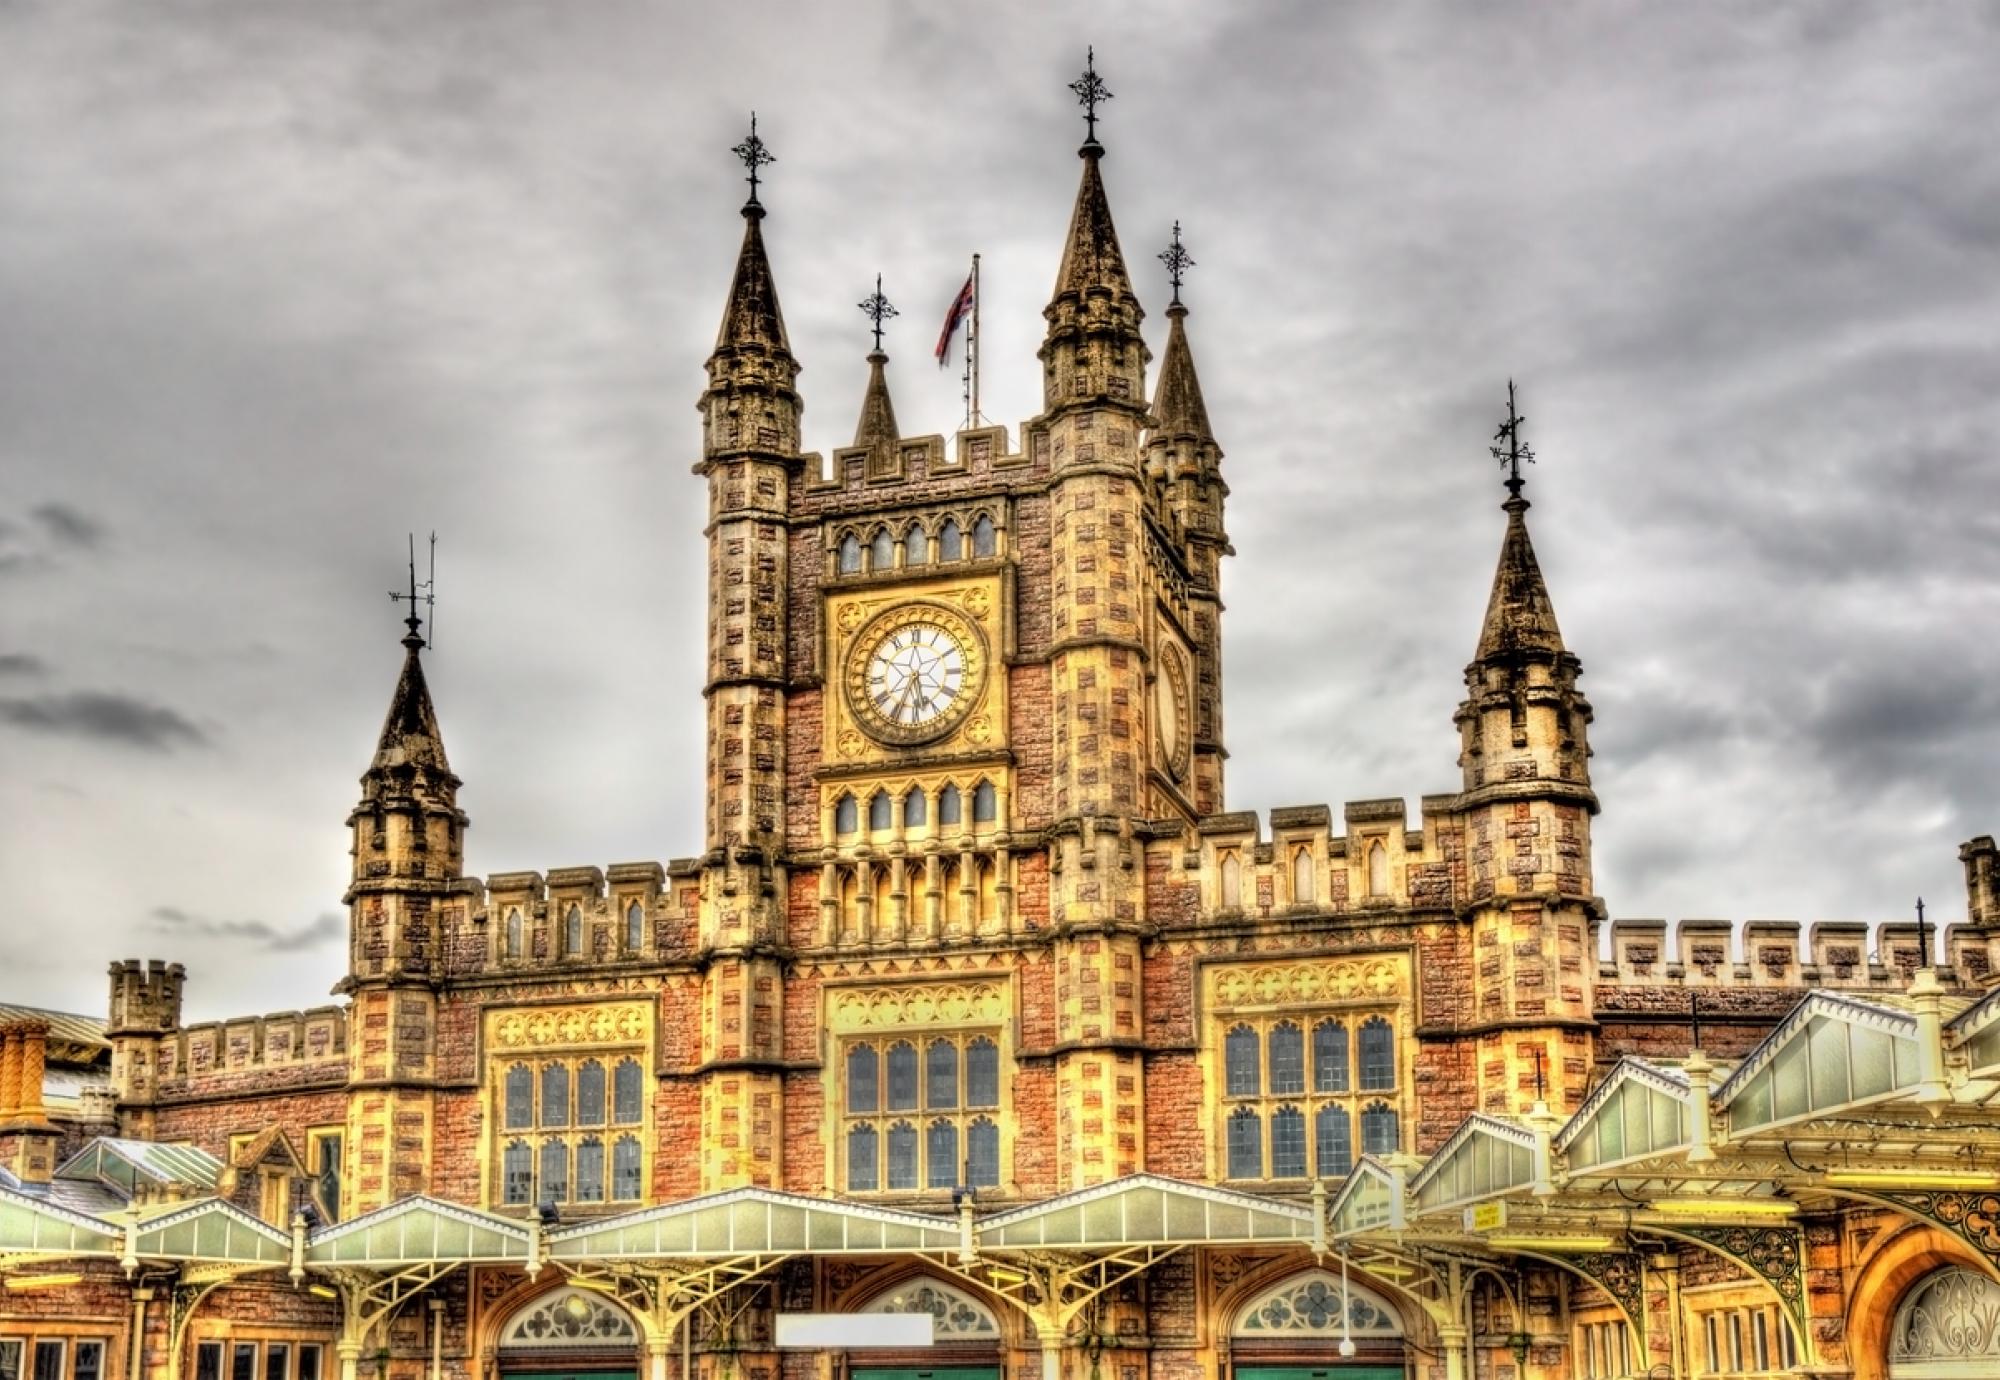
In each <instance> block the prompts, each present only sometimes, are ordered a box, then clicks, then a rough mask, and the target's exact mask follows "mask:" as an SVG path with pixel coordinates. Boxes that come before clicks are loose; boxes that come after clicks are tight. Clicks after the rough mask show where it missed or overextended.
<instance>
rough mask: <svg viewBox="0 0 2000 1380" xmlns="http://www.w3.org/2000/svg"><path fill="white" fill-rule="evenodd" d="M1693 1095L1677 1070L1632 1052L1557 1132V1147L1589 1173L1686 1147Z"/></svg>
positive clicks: (1571, 1162) (1574, 1167)
mask: <svg viewBox="0 0 2000 1380" xmlns="http://www.w3.org/2000/svg"><path fill="white" fill-rule="evenodd" d="M1691 1095H1692V1088H1691V1086H1690V1084H1689V1083H1688V1078H1687V1075H1686V1074H1685V1073H1683V1072H1681V1070H1679V1069H1678V1068H1675V1067H1673V1066H1671V1065H1666V1064H1656V1063H1653V1062H1652V1061H1650V1060H1646V1059H1639V1058H1635V1057H1634V1056H1632V1055H1629V1054H1628V1055H1626V1056H1625V1057H1624V1058H1622V1059H1620V1060H1619V1061H1618V1062H1617V1063H1616V1064H1615V1065H1613V1066H1612V1069H1611V1073H1610V1074H1609V1076H1607V1077H1606V1078H1605V1080H1604V1081H1603V1082H1602V1083H1600V1084H1598V1085H1597V1088H1596V1090H1595V1091H1593V1092H1592V1093H1591V1094H1590V1096H1589V1097H1586V1098H1585V1099H1584V1100H1583V1105H1582V1106H1581V1107H1578V1108H1577V1109H1576V1115H1574V1116H1572V1117H1571V1118H1570V1119H1569V1121H1568V1122H1567V1123H1566V1124H1565V1125H1564V1126H1563V1128H1562V1129H1561V1130H1560V1131H1558V1132H1556V1135H1555V1148H1556V1149H1558V1150H1560V1151H1562V1152H1563V1153H1564V1154H1566V1155H1567V1156H1568V1157H1569V1167H1570V1168H1571V1169H1572V1170H1585V1169H1596V1168H1599V1167H1601V1166H1603V1165H1606V1164H1613V1163H1618V1162H1621V1161H1624V1160H1629V1159H1637V1158H1639V1157H1640V1156H1644V1155H1655V1154H1658V1153H1660V1152H1661V1151H1663V1150H1671V1149H1675V1148H1677V1147H1680V1146H1683V1145H1686V1144H1687V1143H1688V1125H1689V1119H1688V1098H1689V1097H1690V1096H1691Z"/></svg>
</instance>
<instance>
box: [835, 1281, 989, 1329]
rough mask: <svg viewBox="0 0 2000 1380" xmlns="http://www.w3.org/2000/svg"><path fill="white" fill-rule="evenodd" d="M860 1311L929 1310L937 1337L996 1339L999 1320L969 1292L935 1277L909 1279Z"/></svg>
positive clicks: (918, 1311) (932, 1326) (896, 1311)
mask: <svg viewBox="0 0 2000 1380" xmlns="http://www.w3.org/2000/svg"><path fill="white" fill-rule="evenodd" d="M860 1311H862V1312H863V1313H928V1314H930V1315H931V1317H932V1319H934V1321H933V1322H932V1324H931V1330H932V1333H933V1335H934V1336H936V1337H937V1338H938V1340H940V1341H963V1340H985V1339H996V1340H997V1339H998V1338H999V1336H1000V1323H999V1320H998V1319H997V1318H995V1317H994V1316H993V1313H992V1311H991V1310H990V1309H988V1308H987V1307H986V1306H985V1305H984V1304H982V1303H980V1302H979V1301H978V1300H977V1299H975V1298H973V1297H972V1296H971V1295H970V1294H966V1293H963V1292H961V1291H960V1290H957V1289H954V1288H952V1287H951V1286H950V1285H949V1284H944V1283H941V1282H940V1281H938V1280H934V1279H923V1280H909V1281H906V1282H905V1283H904V1284H903V1285H902V1287H901V1288H897V1289H891V1290H890V1291H889V1292H887V1293H885V1294H878V1295H876V1296H875V1297H874V1298H873V1299H871V1300H869V1301H868V1303H867V1304H866V1305H865V1306H864V1307H863V1308H862V1309H861V1310H860Z"/></svg>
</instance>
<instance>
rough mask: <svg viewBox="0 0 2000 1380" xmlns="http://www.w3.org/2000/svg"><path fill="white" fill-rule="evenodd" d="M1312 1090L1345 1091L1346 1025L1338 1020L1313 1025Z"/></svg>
mask: <svg viewBox="0 0 2000 1380" xmlns="http://www.w3.org/2000/svg"><path fill="white" fill-rule="evenodd" d="M1313 1091H1314V1092H1346V1091H1347V1027H1346V1026H1344V1025H1342V1024H1341V1023H1340V1022H1339V1021H1321V1022H1320V1023H1319V1024H1318V1025H1316V1026H1314V1027H1313Z"/></svg>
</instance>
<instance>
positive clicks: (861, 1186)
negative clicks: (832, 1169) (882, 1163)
mask: <svg viewBox="0 0 2000 1380" xmlns="http://www.w3.org/2000/svg"><path fill="white" fill-rule="evenodd" d="M876 1139H877V1138H876V1135H875V1128H874V1127H873V1126H868V1125H861V1126H856V1127H854V1128H853V1129H851V1130H849V1131H848V1133H847V1190H848V1192H850V1193H873V1192H874V1191H875V1190H876V1189H877V1188H878V1187H879V1186H880V1185H881V1178H880V1173H881V1171H880V1167H879V1166H878V1165H877V1164H876V1159H877V1157H878V1154H879V1150H878V1147H877V1144H876Z"/></svg>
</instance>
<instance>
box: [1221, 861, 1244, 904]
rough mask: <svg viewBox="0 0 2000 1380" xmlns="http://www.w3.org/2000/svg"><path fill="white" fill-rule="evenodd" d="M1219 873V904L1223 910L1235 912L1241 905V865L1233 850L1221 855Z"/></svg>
mask: <svg viewBox="0 0 2000 1380" xmlns="http://www.w3.org/2000/svg"><path fill="white" fill-rule="evenodd" d="M1221 872H1222V887H1221V892H1222V894H1221V897H1220V904H1221V906H1222V908H1223V909H1224V910H1236V909H1237V908H1239V907H1240V906H1241V905H1242V904H1243V864H1242V863H1240V862H1238V861H1237V860H1236V852H1235V850H1234V849H1231V850H1230V851H1229V852H1227V853H1224V854H1223V855H1222V868H1221Z"/></svg>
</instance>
